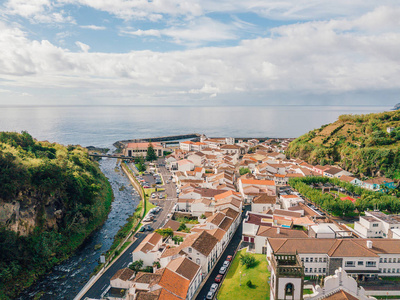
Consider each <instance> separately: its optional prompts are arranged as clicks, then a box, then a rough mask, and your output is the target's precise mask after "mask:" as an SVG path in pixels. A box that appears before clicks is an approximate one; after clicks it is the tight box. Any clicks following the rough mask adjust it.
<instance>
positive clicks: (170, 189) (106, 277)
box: [81, 167, 176, 299]
mask: <svg viewBox="0 0 400 300" xmlns="http://www.w3.org/2000/svg"><path fill="white" fill-rule="evenodd" d="M162 168H163V169H161V172H162V174H163V176H165V177H168V178H169V176H171V175H170V173H169V171H168V170H167V169H166V168H165V167H162ZM166 191H167V193H168V199H172V200H162V201H158V203H159V206H161V207H162V208H163V209H162V211H161V212H160V213H159V215H158V216H157V218H156V222H154V223H153V224H152V225H151V226H152V227H153V228H154V229H157V228H159V227H161V226H162V225H163V224H164V223H165V220H166V217H167V215H168V214H169V213H170V211H171V209H172V208H173V206H174V205H175V203H176V200H175V199H176V198H175V197H176V189H175V185H174V184H173V183H170V184H167V185H166ZM147 234H149V232H145V233H136V234H135V237H136V238H137V240H136V241H135V242H134V243H133V244H132V245H130V246H129V247H128V249H127V250H126V251H125V252H124V253H123V254H122V255H121V256H120V257H119V258H118V259H117V260H116V261H115V262H114V263H113V264H112V266H111V267H110V268H109V269H108V270H107V271H106V272H105V273H104V274H103V275H102V276H101V277H100V278H99V279H98V280H97V281H96V282H95V284H93V286H92V287H91V288H90V289H89V290H88V291H87V292H86V293H85V294H84V295H83V297H82V298H81V299H85V298H86V297H89V298H95V299H100V296H101V294H102V293H103V292H104V291H105V290H106V289H107V287H108V286H109V284H110V279H111V277H112V276H114V274H115V273H116V272H117V271H118V270H119V269H122V268H125V267H127V266H128V264H129V263H130V262H132V252H133V251H134V250H135V249H136V247H137V246H138V245H139V244H140V243H141V242H142V241H143V239H144V238H145V236H146V235H147Z"/></svg>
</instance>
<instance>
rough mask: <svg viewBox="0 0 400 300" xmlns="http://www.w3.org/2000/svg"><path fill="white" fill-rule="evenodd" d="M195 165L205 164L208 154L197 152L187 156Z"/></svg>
mask: <svg viewBox="0 0 400 300" xmlns="http://www.w3.org/2000/svg"><path fill="white" fill-rule="evenodd" d="M187 159H188V160H190V161H191V162H193V163H194V165H195V166H199V167H201V166H203V165H204V164H205V162H206V155H205V154H204V153H202V152H195V153H193V154H190V155H189V156H188V157H187Z"/></svg>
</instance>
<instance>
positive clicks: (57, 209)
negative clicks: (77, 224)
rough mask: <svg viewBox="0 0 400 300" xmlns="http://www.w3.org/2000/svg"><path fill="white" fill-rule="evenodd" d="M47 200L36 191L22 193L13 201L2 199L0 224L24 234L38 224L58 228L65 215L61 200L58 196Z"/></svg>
mask: <svg viewBox="0 0 400 300" xmlns="http://www.w3.org/2000/svg"><path fill="white" fill-rule="evenodd" d="M45 200H46V201H43V198H42V197H41V196H40V194H37V193H35V192H31V193H28V194H20V195H19V197H18V199H15V200H14V201H12V202H9V201H7V202H5V201H4V200H3V199H0V225H2V226H4V227H5V228H7V229H9V230H12V231H14V232H17V233H18V234H19V235H22V236H26V235H28V234H30V233H31V232H32V231H33V230H34V229H35V227H38V226H40V227H41V228H45V229H55V230H58V226H59V224H60V223H61V222H62V218H63V215H64V213H63V210H62V207H61V205H60V201H59V199H58V198H57V197H47V198H45Z"/></svg>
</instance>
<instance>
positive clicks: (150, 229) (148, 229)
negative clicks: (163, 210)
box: [144, 224, 153, 231]
mask: <svg viewBox="0 0 400 300" xmlns="http://www.w3.org/2000/svg"><path fill="white" fill-rule="evenodd" d="M144 226H145V228H146V230H147V231H153V228H152V227H151V226H150V225H148V224H147V225H144Z"/></svg>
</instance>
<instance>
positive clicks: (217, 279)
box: [214, 274, 223, 283]
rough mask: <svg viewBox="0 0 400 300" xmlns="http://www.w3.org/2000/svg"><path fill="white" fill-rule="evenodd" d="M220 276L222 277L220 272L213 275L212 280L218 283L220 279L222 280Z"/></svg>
mask: <svg viewBox="0 0 400 300" xmlns="http://www.w3.org/2000/svg"><path fill="white" fill-rule="evenodd" d="M222 277H223V276H222V275H221V274H218V275H217V276H216V277H215V279H214V281H215V282H217V283H220V282H221V280H222Z"/></svg>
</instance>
